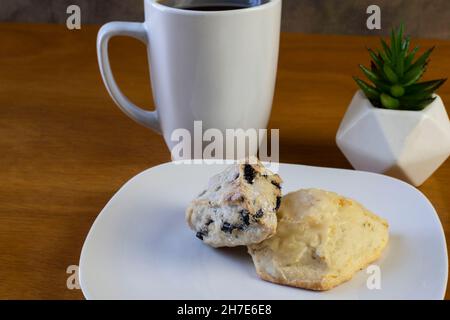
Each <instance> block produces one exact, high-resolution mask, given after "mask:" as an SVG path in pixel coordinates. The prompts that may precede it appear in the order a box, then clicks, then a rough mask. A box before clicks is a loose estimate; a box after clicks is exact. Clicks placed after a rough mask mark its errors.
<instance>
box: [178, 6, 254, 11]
mask: <svg viewBox="0 0 450 320" xmlns="http://www.w3.org/2000/svg"><path fill="white" fill-rule="evenodd" d="M245 8H249V6H196V7H179V8H177V9H183V10H191V11H225V10H237V9H245Z"/></svg>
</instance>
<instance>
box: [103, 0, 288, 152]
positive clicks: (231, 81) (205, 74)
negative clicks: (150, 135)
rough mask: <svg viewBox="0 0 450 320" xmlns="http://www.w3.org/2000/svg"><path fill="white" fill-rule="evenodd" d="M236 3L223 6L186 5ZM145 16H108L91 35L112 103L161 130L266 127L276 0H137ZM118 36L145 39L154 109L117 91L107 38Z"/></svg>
mask: <svg viewBox="0 0 450 320" xmlns="http://www.w3.org/2000/svg"><path fill="white" fill-rule="evenodd" d="M205 3H207V4H210V5H213V4H217V3H219V4H225V5H227V4H228V5H229V4H236V5H250V6H249V7H247V8H243V9H236V10H224V11H195V10H185V9H180V8H179V7H180V6H185V5H186V4H191V5H192V4H193V5H195V4H197V5H199V4H205ZM144 6H145V22H143V23H136V22H110V23H107V24H105V25H104V26H103V27H102V28H101V29H100V31H99V33H98V37H97V54H98V61H99V65H100V72H101V75H102V77H103V81H104V83H105V86H106V88H107V89H108V92H109V94H110V95H111V97H112V99H113V100H114V101H115V103H116V104H117V105H118V106H119V108H120V109H122V111H123V112H125V113H126V114H127V115H128V116H129V117H131V118H132V119H134V120H135V121H136V122H138V123H140V124H142V125H144V126H146V127H149V128H151V129H153V130H154V131H156V132H158V133H162V134H163V136H164V139H165V141H166V144H167V145H168V147H169V148H170V149H171V148H172V147H173V146H174V145H175V143H176V142H175V141H172V140H171V134H172V132H173V131H174V130H175V129H179V128H184V129H187V130H189V131H192V130H193V126H194V121H202V126H203V129H204V130H206V129H208V128H217V129H219V130H221V131H222V132H223V131H224V130H225V129H236V128H242V129H249V128H255V129H260V128H266V126H267V123H268V120H269V116H270V111H271V108H272V100H273V93H274V87H275V78H276V70H277V62H278V48H279V35H280V18H281V0H220V1H215V0H209V1H206V0H166V1H164V0H162V1H155V0H144ZM118 35H125V36H131V37H133V38H136V39H139V40H141V41H142V42H144V43H145V44H146V45H147V52H148V60H149V64H150V74H151V83H152V89H153V97H154V102H155V105H156V110H155V111H146V110H143V109H141V108H139V107H137V106H136V105H134V104H133V103H132V102H131V101H130V100H129V99H128V98H127V97H126V96H125V95H124V94H123V93H122V92H121V90H120V89H119V87H118V86H117V83H116V81H115V80H114V76H113V74H112V72H111V67H110V63H109V59H108V41H109V39H110V38H111V37H113V36H118Z"/></svg>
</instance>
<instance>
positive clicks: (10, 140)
mask: <svg viewBox="0 0 450 320" xmlns="http://www.w3.org/2000/svg"><path fill="white" fill-rule="evenodd" d="M97 30H98V27H97V26H83V28H82V30H80V31H68V30H66V29H65V28H64V27H63V26H56V25H35V24H34V25H31V24H0V182H1V183H0V298H4V299H5V298H9V299H80V298H82V297H83V296H82V293H81V291H80V290H68V289H67V287H66V279H67V277H68V274H66V268H67V267H68V266H69V265H76V264H78V259H79V255H80V250H81V247H82V244H83V241H84V238H85V236H86V234H87V232H88V230H89V228H90V226H91V224H92V222H93V221H94V219H95V217H96V216H97V214H98V213H99V212H100V210H101V209H102V208H103V206H104V205H105V204H106V203H107V201H108V200H109V199H110V198H111V196H112V195H113V194H114V193H115V192H116V191H117V189H118V188H119V187H120V186H121V185H122V184H123V183H125V182H126V181H127V180H128V179H129V178H130V177H132V176H133V175H135V174H137V173H139V172H140V171H142V170H144V169H146V168H149V167H151V166H154V165H156V164H159V163H162V162H165V161H169V159H170V156H169V152H168V151H167V149H166V147H165V145H164V143H163V141H162V138H161V137H160V136H158V135H156V134H154V133H152V132H150V131H149V130H147V129H145V128H143V127H140V126H139V125H137V124H135V123H133V122H132V120H130V119H128V118H127V117H126V116H125V115H123V114H122V113H121V112H120V111H119V109H118V108H117V107H116V106H115V105H114V103H113V102H112V100H111V99H110V98H109V96H108V94H107V92H106V90H105V88H104V87H103V84H102V82H101V78H100V75H99V72H98V67H97V60H96V53H95V41H96V33H97ZM377 41H378V40H377V38H375V37H350V36H324V35H321V36H319V35H303V34H283V35H282V40H281V52H280V63H279V73H278V82H277V90H276V95H275V100H274V108H273V113H272V118H271V122H270V126H271V127H272V128H279V129H280V140H281V141H280V142H281V146H280V151H281V161H283V162H291V163H301V164H308V165H317V166H330V167H340V168H350V165H349V164H348V162H347V161H346V159H345V158H344V156H343V155H342V154H341V152H340V151H339V150H338V148H337V147H336V145H335V142H334V135H335V132H336V130H337V128H338V125H339V122H340V119H341V118H342V116H343V114H344V112H345V110H346V107H347V105H348V103H349V102H350V99H351V97H352V95H353V93H354V92H355V90H356V87H355V84H354V83H353V82H352V79H351V75H353V74H357V73H358V70H357V64H358V63H361V62H363V63H365V62H367V61H368V56H367V54H366V52H365V49H364V48H365V46H366V45H368V46H376V45H377ZM418 42H419V43H420V44H422V45H424V46H431V45H433V44H436V45H437V49H436V50H435V52H434V54H433V62H432V65H431V67H430V68H429V71H428V75H427V77H429V78H434V77H441V76H448V75H450V61H449V60H448V57H449V56H450V41H442V40H440V41H437V40H436V41H434V40H433V41H431V40H420V41H418ZM111 60H112V63H113V69H114V72H115V74H116V76H117V79H118V82H119V85H120V86H121V87H122V88H123V91H124V92H125V93H126V94H127V95H128V96H129V97H130V98H131V99H132V100H133V101H134V102H136V103H137V104H138V105H142V106H148V108H149V109H151V108H152V105H153V102H152V98H151V92H150V89H149V81H148V70H147V62H146V55H145V49H144V46H143V45H142V44H140V43H138V42H137V41H134V40H130V39H125V38H117V39H114V40H113V41H112V43H111ZM440 95H441V96H442V98H443V100H444V101H445V102H447V103H450V85H449V84H447V85H446V86H444V87H443V88H442V90H441V91H440ZM449 181H450V163H449V162H448V161H447V162H446V163H445V164H444V165H443V166H442V167H441V168H440V169H439V170H438V171H437V172H436V173H435V174H434V175H433V177H431V178H430V179H429V180H428V181H427V182H426V183H425V184H424V185H423V186H422V187H421V188H420V190H421V191H422V192H423V193H425V195H426V196H427V197H428V198H429V199H430V200H431V202H432V203H433V204H434V206H435V207H436V209H437V211H438V212H439V216H440V218H441V221H442V224H443V226H444V229H445V232H446V234H447V238H450V235H449V232H450V201H449V196H450V194H449V188H448V183H449ZM405 215H407V213H405ZM447 298H450V295H449V293H448V292H447Z"/></svg>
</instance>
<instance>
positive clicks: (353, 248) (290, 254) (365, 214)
mask: <svg viewBox="0 0 450 320" xmlns="http://www.w3.org/2000/svg"><path fill="white" fill-rule="evenodd" d="M388 238H389V235H388V223H387V222H386V221H385V220H383V219H382V218H380V217H378V216H376V215H375V214H373V213H371V212H370V211H368V210H367V209H365V208H364V207H363V206H362V205H360V204H359V203H357V202H356V201H354V200H351V199H348V198H344V197H342V196H340V195H338V194H336V193H334V192H328V191H323V190H319V189H305V190H299V191H297V192H293V193H289V194H287V195H286V196H284V197H283V201H282V204H281V207H280V210H279V211H278V227H277V233H276V235H275V236H273V237H272V238H270V239H268V240H265V241H263V242H262V243H259V244H256V245H252V246H249V247H248V251H249V253H250V255H251V256H252V258H253V262H254V264H255V267H256V272H257V273H258V275H259V276H260V277H261V278H262V279H264V280H267V281H271V282H275V283H279V284H284V285H289V286H294V287H300V288H306V289H311V290H329V289H331V288H333V287H335V286H337V285H339V284H341V283H342V282H345V281H347V280H350V279H351V278H352V276H353V274H354V273H355V272H357V271H358V270H361V269H363V268H364V267H366V266H367V265H368V264H370V263H371V262H373V261H375V260H377V259H378V258H379V256H380V254H381V252H382V250H383V249H384V248H385V246H386V244H387V242H388Z"/></svg>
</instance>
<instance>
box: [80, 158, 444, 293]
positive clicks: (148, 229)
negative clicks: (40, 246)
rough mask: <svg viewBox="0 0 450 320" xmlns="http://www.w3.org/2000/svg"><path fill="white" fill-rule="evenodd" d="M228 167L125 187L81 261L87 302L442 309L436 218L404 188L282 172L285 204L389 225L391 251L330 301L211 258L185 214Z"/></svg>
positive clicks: (350, 174)
mask: <svg viewBox="0 0 450 320" xmlns="http://www.w3.org/2000/svg"><path fill="white" fill-rule="evenodd" d="M224 168H225V166H224V165H185V164H183V165H176V164H173V163H166V164H163V165H160V166H157V167H154V168H151V169H148V170H146V171H144V172H142V173H140V174H138V175H137V176H135V177H134V178H132V179H131V180H130V181H128V182H127V183H126V184H125V185H124V186H123V187H122V188H121V189H120V190H119V191H118V192H117V193H116V194H115V195H114V197H113V198H112V199H111V200H110V201H109V203H108V204H107V205H106V207H105V208H104V209H103V210H102V212H101V213H100V215H99V216H98V217H97V219H96V221H95V223H94V224H93V226H92V228H91V230H90V232H89V234H88V236H87V238H86V241H85V243H84V246H83V250H82V252H81V258H80V283H81V288H82V290H83V293H84V295H85V297H86V298H88V299H252V300H254V299H442V298H443V297H444V294H445V288H446V285H447V272H448V258H447V249H446V243H445V236H444V233H443V230H442V225H441V223H440V221H439V218H438V216H437V214H436V211H435V210H434V208H433V206H432V205H431V204H430V202H429V201H428V200H427V199H426V198H425V196H424V195H423V194H422V193H421V192H419V191H418V190H417V189H415V188H413V187H412V186H410V185H408V184H406V183H404V182H401V181H399V180H396V179H393V178H390V177H387V176H383V175H378V174H373V173H367V172H360V171H352V170H343V169H330V168H317V167H309V166H302V165H293V164H280V170H279V174H280V175H281V177H282V178H283V180H284V185H283V192H284V193H285V194H286V193H288V192H290V191H294V190H297V189H299V188H309V187H314V188H322V189H326V190H330V191H335V192H337V193H339V194H342V195H344V196H347V197H350V198H353V199H355V200H357V201H359V202H361V203H362V204H363V205H364V206H366V207H367V208H368V209H369V210H372V211H373V212H375V213H377V214H378V215H380V216H382V217H384V218H386V219H387V220H388V222H389V225H390V230H389V231H390V241H389V244H388V247H387V248H386V250H385V251H384V254H383V256H382V258H381V259H380V260H378V261H376V262H375V264H376V265H378V266H379V267H380V271H381V289H379V290H378V289H372V290H370V289H368V287H367V281H368V278H369V276H370V274H368V273H367V272H366V270H363V271H360V272H359V273H357V274H356V275H355V276H354V278H353V279H352V280H350V281H349V282H347V283H344V284H342V285H340V286H339V287H337V288H335V289H332V290H330V291H327V292H312V291H307V290H302V289H297V288H290V287H285V286H281V285H276V284H272V283H269V282H265V281H263V280H260V279H259V278H258V276H257V275H256V273H255V270H254V267H253V263H252V261H251V257H250V256H249V255H248V254H247V253H246V248H244V247H241V248H228V249H213V248H210V247H208V246H207V245H204V244H203V243H202V242H201V241H200V240H198V239H197V238H196V237H195V235H194V233H193V232H192V231H191V230H190V229H189V228H188V226H187V224H186V222H185V218H184V211H185V208H186V206H187V204H188V203H189V201H190V200H192V199H193V198H194V197H195V196H196V195H197V194H198V193H199V192H200V191H201V190H202V189H203V188H204V187H205V186H206V185H207V181H208V179H209V177H211V176H212V175H213V174H216V173H218V172H220V171H221V170H223V169H224Z"/></svg>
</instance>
